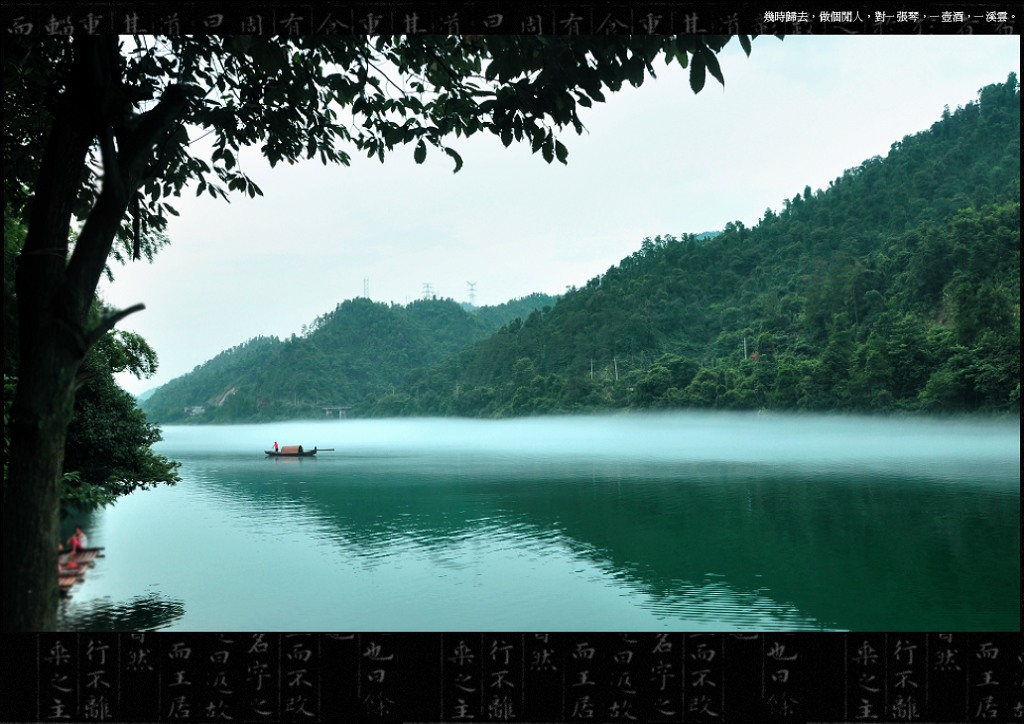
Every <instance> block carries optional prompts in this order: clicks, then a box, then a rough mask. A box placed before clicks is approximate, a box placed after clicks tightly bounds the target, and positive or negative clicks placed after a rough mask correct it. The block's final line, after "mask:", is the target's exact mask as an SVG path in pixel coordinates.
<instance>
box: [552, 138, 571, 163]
mask: <svg viewBox="0 0 1024 724" xmlns="http://www.w3.org/2000/svg"><path fill="white" fill-rule="evenodd" d="M555 156H556V157H557V158H558V160H559V161H561V162H562V163H568V161H566V159H567V158H568V157H569V149H567V148H566V147H565V145H564V144H563V143H562V142H561V141H555Z"/></svg>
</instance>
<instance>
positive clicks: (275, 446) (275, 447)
mask: <svg viewBox="0 0 1024 724" xmlns="http://www.w3.org/2000/svg"><path fill="white" fill-rule="evenodd" d="M274 452H277V443H276V442H275V443H274Z"/></svg>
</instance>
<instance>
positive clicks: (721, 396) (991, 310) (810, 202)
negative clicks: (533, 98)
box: [359, 74, 1020, 416]
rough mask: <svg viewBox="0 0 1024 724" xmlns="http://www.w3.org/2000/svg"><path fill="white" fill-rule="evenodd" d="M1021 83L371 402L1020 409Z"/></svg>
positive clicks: (373, 407) (650, 256)
mask: <svg viewBox="0 0 1024 724" xmlns="http://www.w3.org/2000/svg"><path fill="white" fill-rule="evenodd" d="M1019 344H1020V91H1019V87H1018V83H1017V78H1016V76H1015V75H1014V74H1011V75H1010V77H1009V78H1008V80H1007V81H1006V82H1005V83H1003V84H996V85H991V86H988V87H986V88H983V89H982V90H981V91H980V93H979V98H978V101H977V102H974V103H971V104H968V105H967V106H966V107H964V108H958V109H956V111H955V112H950V111H949V110H948V108H947V110H946V112H944V113H943V116H942V118H941V119H940V120H938V121H937V122H936V123H935V124H934V125H932V127H931V128H930V129H928V130H926V131H924V132H921V133H918V134H916V135H913V136H908V137H906V138H904V139H903V140H902V141H899V142H897V143H894V144H893V145H892V148H891V150H890V152H889V154H888V155H887V157H886V158H884V159H883V158H879V157H875V158H871V159H869V160H867V161H865V162H864V163H863V164H861V165H860V166H859V167H858V168H854V169H849V170H847V171H846V172H844V173H843V175H842V176H840V177H839V178H837V179H836V180H835V181H833V182H831V183H830V184H829V188H828V189H825V190H818V191H814V192H812V190H811V189H810V187H807V188H805V189H804V190H803V192H802V193H799V194H797V195H795V196H794V197H793V198H792V199H787V200H786V201H785V202H784V204H783V208H782V210H781V211H780V212H778V213H775V212H773V211H771V210H770V209H769V210H768V211H766V212H765V215H764V217H763V218H762V219H761V221H760V222H759V223H758V224H757V226H755V227H754V228H751V229H748V228H745V227H744V225H743V224H741V223H730V224H728V225H727V226H726V229H725V230H724V232H723V233H722V234H720V235H709V234H701V235H700V238H699V237H697V236H694V235H684V236H682V237H681V238H673V237H660V236H659V237H655V238H654V239H645V240H644V241H643V244H642V245H641V248H640V249H639V251H637V252H636V253H634V254H633V255H632V256H630V257H628V258H626V259H623V260H622V262H620V263H619V264H618V265H617V266H613V267H612V268H610V269H609V270H608V271H607V272H606V273H605V274H604V275H602V276H600V277H597V278H594V279H592V280H590V282H588V283H587V285H586V286H585V287H584V288H582V289H573V290H571V291H570V292H569V293H567V294H566V295H565V296H564V297H562V298H560V299H559V301H558V303H557V304H556V305H554V307H552V308H550V309H546V310H539V311H535V312H533V313H532V314H530V315H529V316H527V317H525V319H523V320H515V321H513V322H512V323H510V324H507V325H506V326H504V327H503V328H502V329H501V330H500V331H499V332H498V333H497V334H495V335H494V336H492V337H491V338H489V339H487V340H485V341H483V342H480V343H478V344H476V345H475V346H474V347H473V348H472V349H471V350H467V351H464V352H462V353H460V354H458V355H456V356H453V357H451V358H448V359H446V360H444V361H443V362H441V363H439V364H436V365H434V366H432V367H425V368H423V369H419V370H416V371H415V372H413V373H412V374H410V375H409V377H408V379H407V381H406V384H404V385H403V386H401V387H399V388H397V389H396V390H395V392H394V393H390V392H388V393H386V394H383V395H377V396H373V397H371V398H368V399H367V400H366V401H365V403H364V404H363V405H362V406H360V408H359V411H360V412H362V413H363V414H369V415H395V414H457V415H474V416H504V415H522V414H534V413H541V412H569V411H579V410H593V409H607V408H663V407H705V408H728V409H808V410H865V411H890V410H927V411H972V410H991V411H1000V410H1001V411H1006V410H1019V409H1020V349H1019Z"/></svg>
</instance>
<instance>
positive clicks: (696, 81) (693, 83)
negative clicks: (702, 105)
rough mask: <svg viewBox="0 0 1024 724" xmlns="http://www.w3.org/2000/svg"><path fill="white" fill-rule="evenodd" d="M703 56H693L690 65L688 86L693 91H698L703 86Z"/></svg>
mask: <svg viewBox="0 0 1024 724" xmlns="http://www.w3.org/2000/svg"><path fill="white" fill-rule="evenodd" d="M704 79H705V77H704V57H703V56H701V55H694V56H693V64H692V65H691V66H690V88H691V89H692V90H693V92H694V93H700V92H701V89H703V88H704Z"/></svg>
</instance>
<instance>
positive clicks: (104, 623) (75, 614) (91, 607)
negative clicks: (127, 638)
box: [59, 593, 185, 631]
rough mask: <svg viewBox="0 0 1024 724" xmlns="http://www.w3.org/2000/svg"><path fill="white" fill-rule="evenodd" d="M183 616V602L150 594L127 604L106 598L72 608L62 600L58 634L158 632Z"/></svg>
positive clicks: (169, 626) (67, 602) (171, 625)
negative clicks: (72, 632) (68, 632)
mask: <svg viewBox="0 0 1024 724" xmlns="http://www.w3.org/2000/svg"><path fill="white" fill-rule="evenodd" d="M184 615H185V603H184V601H180V600H172V599H166V598H164V597H163V596H160V595H159V594H155V593H150V594H147V595H143V596H135V597H134V598H132V599H130V600H126V601H112V600H111V599H110V598H108V597H103V598H99V599H93V600H91V601H89V602H88V603H87V604H82V605H75V604H73V603H72V601H70V600H68V599H64V600H62V601H61V606H60V628H59V630H61V631H160V630H162V629H169V628H171V627H173V626H174V624H175V623H177V622H178V621H179V620H180V619H181V618H182V617H183V616H184Z"/></svg>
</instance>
